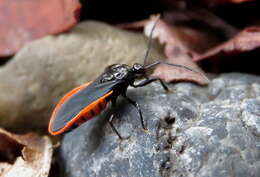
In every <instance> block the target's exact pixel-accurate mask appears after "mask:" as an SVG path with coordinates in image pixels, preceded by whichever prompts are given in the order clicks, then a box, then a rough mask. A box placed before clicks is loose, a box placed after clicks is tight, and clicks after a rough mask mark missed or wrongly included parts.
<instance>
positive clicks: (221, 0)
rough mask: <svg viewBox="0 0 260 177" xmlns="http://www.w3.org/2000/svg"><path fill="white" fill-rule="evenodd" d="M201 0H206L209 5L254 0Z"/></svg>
mask: <svg viewBox="0 0 260 177" xmlns="http://www.w3.org/2000/svg"><path fill="white" fill-rule="evenodd" d="M202 1H204V2H206V3H207V4H209V5H210V6H213V5H219V4H226V3H235V4H240V3H243V2H248V1H254V0H202Z"/></svg>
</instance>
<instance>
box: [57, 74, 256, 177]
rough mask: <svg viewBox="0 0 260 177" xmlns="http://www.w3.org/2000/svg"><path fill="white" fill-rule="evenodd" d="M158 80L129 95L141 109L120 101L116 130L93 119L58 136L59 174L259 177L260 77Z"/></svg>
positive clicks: (104, 119) (76, 176)
mask: <svg viewBox="0 0 260 177" xmlns="http://www.w3.org/2000/svg"><path fill="white" fill-rule="evenodd" d="M170 88H171V91H172V92H170V93H165V92H164V90H163V89H162V88H161V86H160V85H159V84H158V83H153V84H151V85H149V86H146V87H142V88H138V89H132V88H130V89H129V90H128V95H129V96H130V97H131V98H133V99H135V100H136V101H137V102H138V103H139V104H140V105H141V108H142V111H143V115H144V119H145V120H146V122H147V125H148V128H149V131H148V132H145V131H143V129H142V127H141V124H140V120H139V117H138V114H137V112H136V110H135V109H134V108H133V106H131V105H129V104H127V102H125V101H124V100H122V99H119V102H118V107H117V110H116V115H117V116H118V119H116V120H115V126H116V127H117V128H118V130H119V132H121V134H122V135H123V136H128V135H131V137H130V139H128V140H123V141H120V140H119V139H118V137H117V135H116V134H115V133H114V132H113V131H112V130H111V128H110V126H109V124H107V119H108V117H109V115H110V114H111V110H110V108H108V109H106V110H105V111H104V112H103V113H102V114H101V115H100V116H98V117H96V118H94V119H92V120H90V121H88V122H87V123H85V124H83V125H82V126H81V127H79V128H77V129H75V130H74V131H72V132H71V133H68V134H66V135H65V137H64V139H63V141H62V146H61V151H60V158H61V162H63V167H64V168H63V172H64V176H66V177H84V176H90V177H107V176H111V177H112V176H113V177H128V176H129V177H138V176H144V177H161V176H162V177H168V176H171V177H193V176H194V177H209V176H210V177H229V176H230V177H231V176H236V177H259V176H260V137H259V127H260V114H259V113H260V89H259V88H260V78H259V77H257V76H252V75H246V74H239V73H233V74H223V75H221V76H219V77H217V78H215V79H213V80H212V82H211V83H210V85H209V87H199V86H196V85H193V84H190V83H179V84H175V85H170Z"/></svg>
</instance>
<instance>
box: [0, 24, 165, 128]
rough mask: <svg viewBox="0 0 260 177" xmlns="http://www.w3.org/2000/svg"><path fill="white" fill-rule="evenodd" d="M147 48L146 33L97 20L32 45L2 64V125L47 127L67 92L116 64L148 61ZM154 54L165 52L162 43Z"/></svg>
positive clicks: (0, 95)
mask: <svg viewBox="0 0 260 177" xmlns="http://www.w3.org/2000/svg"><path fill="white" fill-rule="evenodd" d="M155 47H156V46H155ZM146 49H147V38H146V37H145V36H144V35H142V34H137V33H132V32H127V31H123V30H120V29H117V28H115V27H112V26H109V25H107V24H103V23H100V22H94V21H89V22H84V23H82V24H79V25H78V26H77V27H75V28H74V29H73V30H72V31H71V32H69V33H65V34H61V35H57V36H49V37H45V38H43V39H40V40H37V41H34V42H32V43H30V44H28V45H26V46H25V47H24V48H23V49H22V50H21V51H20V52H19V53H18V54H17V55H16V56H15V57H14V58H13V59H12V60H11V61H10V62H8V63H7V64H6V65H5V66H2V67H0V81H1V84H0V126H1V127H6V128H13V129H15V130H16V131H17V130H18V128H19V127H21V129H22V130H24V131H25V130H29V129H32V128H34V129H37V130H38V129H39V128H43V129H44V130H45V131H46V130H47V129H46V126H47V123H48V121H49V118H50V115H51V112H52V110H53V108H54V106H55V105H56V104H57V102H58V100H59V99H60V98H61V97H62V96H63V95H64V94H65V93H66V92H68V91H69V90H71V89H72V88H75V87H77V86H79V85H80V84H83V83H85V82H87V81H91V80H93V79H94V78H96V77H97V75H99V74H101V73H102V72H103V70H104V68H105V67H106V66H108V65H110V64H114V63H125V64H130V65H132V64H133V63H135V62H142V59H143V57H144V54H145V51H146ZM150 58H154V59H158V58H163V55H162V53H161V52H160V49H159V48H158V46H157V48H154V50H151V53H150Z"/></svg>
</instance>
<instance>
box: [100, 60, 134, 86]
mask: <svg viewBox="0 0 260 177" xmlns="http://www.w3.org/2000/svg"><path fill="white" fill-rule="evenodd" d="M112 80H124V81H126V82H128V83H129V84H131V83H133V82H134V73H133V71H132V68H131V67H130V66H128V65H125V64H114V65H110V66H108V67H107V68H106V69H105V71H104V73H103V74H102V76H101V82H102V83H104V82H108V81H112Z"/></svg>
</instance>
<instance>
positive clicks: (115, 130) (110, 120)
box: [108, 114, 124, 140]
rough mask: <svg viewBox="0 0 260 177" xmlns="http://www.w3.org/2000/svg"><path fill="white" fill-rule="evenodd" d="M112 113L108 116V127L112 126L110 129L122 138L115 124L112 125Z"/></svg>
mask: <svg viewBox="0 0 260 177" xmlns="http://www.w3.org/2000/svg"><path fill="white" fill-rule="evenodd" d="M114 117H115V116H114V114H112V115H111V116H110V118H109V121H108V122H109V125H110V127H111V128H112V130H113V131H114V132H115V133H116V134H117V136H118V137H119V138H120V139H121V140H122V139H124V138H123V137H122V136H121V135H120V133H119V132H118V131H117V129H116V128H115V126H114V124H113V119H114Z"/></svg>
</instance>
